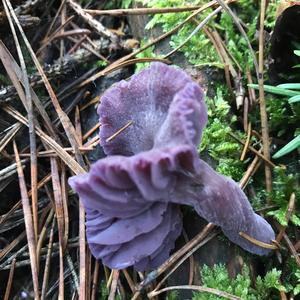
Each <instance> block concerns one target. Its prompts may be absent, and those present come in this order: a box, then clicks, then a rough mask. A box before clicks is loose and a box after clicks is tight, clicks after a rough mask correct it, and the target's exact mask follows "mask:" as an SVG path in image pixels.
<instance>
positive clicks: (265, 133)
mask: <svg viewBox="0 0 300 300" xmlns="http://www.w3.org/2000/svg"><path fill="white" fill-rule="evenodd" d="M260 4H261V6H260V21H259V25H260V26H259V47H258V48H259V52H258V85H259V107H260V119H261V133H262V142H263V153H264V157H266V159H268V160H269V159H270V145H269V129H268V115H267V109H266V101H265V93H264V23H265V13H266V0H261V2H260ZM265 178H266V190H267V192H271V190H272V173H271V169H270V166H269V165H267V164H265ZM268 201H270V199H268Z"/></svg>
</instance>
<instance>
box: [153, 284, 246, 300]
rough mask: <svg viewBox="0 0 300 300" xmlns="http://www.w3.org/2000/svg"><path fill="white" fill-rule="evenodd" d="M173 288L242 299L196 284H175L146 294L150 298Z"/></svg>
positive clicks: (233, 299)
mask: <svg viewBox="0 0 300 300" xmlns="http://www.w3.org/2000/svg"><path fill="white" fill-rule="evenodd" d="M173 290H194V291H198V292H202V293H203V292H205V293H209V294H213V295H216V296H219V297H223V298H225V299H230V300H242V298H240V297H237V296H234V295H232V294H229V293H227V292H223V291H220V290H217V289H213V288H209V287H205V286H198V285H177V286H169V287H166V288H164V289H161V290H159V291H155V292H151V293H149V294H148V297H149V298H152V297H154V296H157V295H159V294H161V293H164V292H167V291H173Z"/></svg>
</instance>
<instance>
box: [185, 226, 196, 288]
mask: <svg viewBox="0 0 300 300" xmlns="http://www.w3.org/2000/svg"><path fill="white" fill-rule="evenodd" d="M182 233H183V237H184V240H185V243H186V244H187V243H188V242H189V238H188V235H187V233H186V231H185V230H183V232H182ZM184 257H185V256H184ZM189 261H190V269H189V281H188V284H189V285H192V284H193V281H194V265H195V261H194V257H193V253H191V252H190V253H189Z"/></svg>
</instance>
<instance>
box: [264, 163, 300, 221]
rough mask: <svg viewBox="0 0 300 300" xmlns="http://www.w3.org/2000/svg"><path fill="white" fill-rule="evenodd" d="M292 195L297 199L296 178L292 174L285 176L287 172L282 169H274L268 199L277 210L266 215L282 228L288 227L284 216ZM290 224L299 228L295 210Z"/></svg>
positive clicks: (297, 215)
mask: <svg viewBox="0 0 300 300" xmlns="http://www.w3.org/2000/svg"><path fill="white" fill-rule="evenodd" d="M292 193H295V194H296V199H299V197H300V190H299V187H298V185H297V178H296V176H294V174H287V171H286V169H284V168H280V167H277V168H275V170H274V180H273V191H272V192H271V194H270V198H271V199H272V202H273V203H274V204H275V205H277V207H278V208H277V209H275V210H271V211H269V212H268V213H267V214H268V215H269V216H273V217H274V218H275V219H276V220H277V221H278V222H279V223H280V224H281V225H283V226H287V225H288V224H287V220H286V214H287V210H288V202H289V198H290V196H291V194H292ZM296 209H297V208H296ZM290 222H291V223H293V224H294V225H296V226H300V216H299V214H298V211H297V210H296V211H295V212H294V213H293V214H292V215H291V217H290Z"/></svg>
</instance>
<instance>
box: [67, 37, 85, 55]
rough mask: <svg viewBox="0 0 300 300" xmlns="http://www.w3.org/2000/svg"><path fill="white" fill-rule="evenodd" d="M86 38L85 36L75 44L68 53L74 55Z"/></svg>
mask: <svg viewBox="0 0 300 300" xmlns="http://www.w3.org/2000/svg"><path fill="white" fill-rule="evenodd" d="M86 38H87V35H84V36H83V37H82V38H81V39H80V40H78V41H77V42H75V45H74V46H73V47H72V48H71V49H70V50H69V51H68V54H69V55H71V54H72V53H74V52H75V51H76V50H77V49H78V48H79V47H80V45H81V44H82V43H83V42H84V41H85V40H86Z"/></svg>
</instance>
